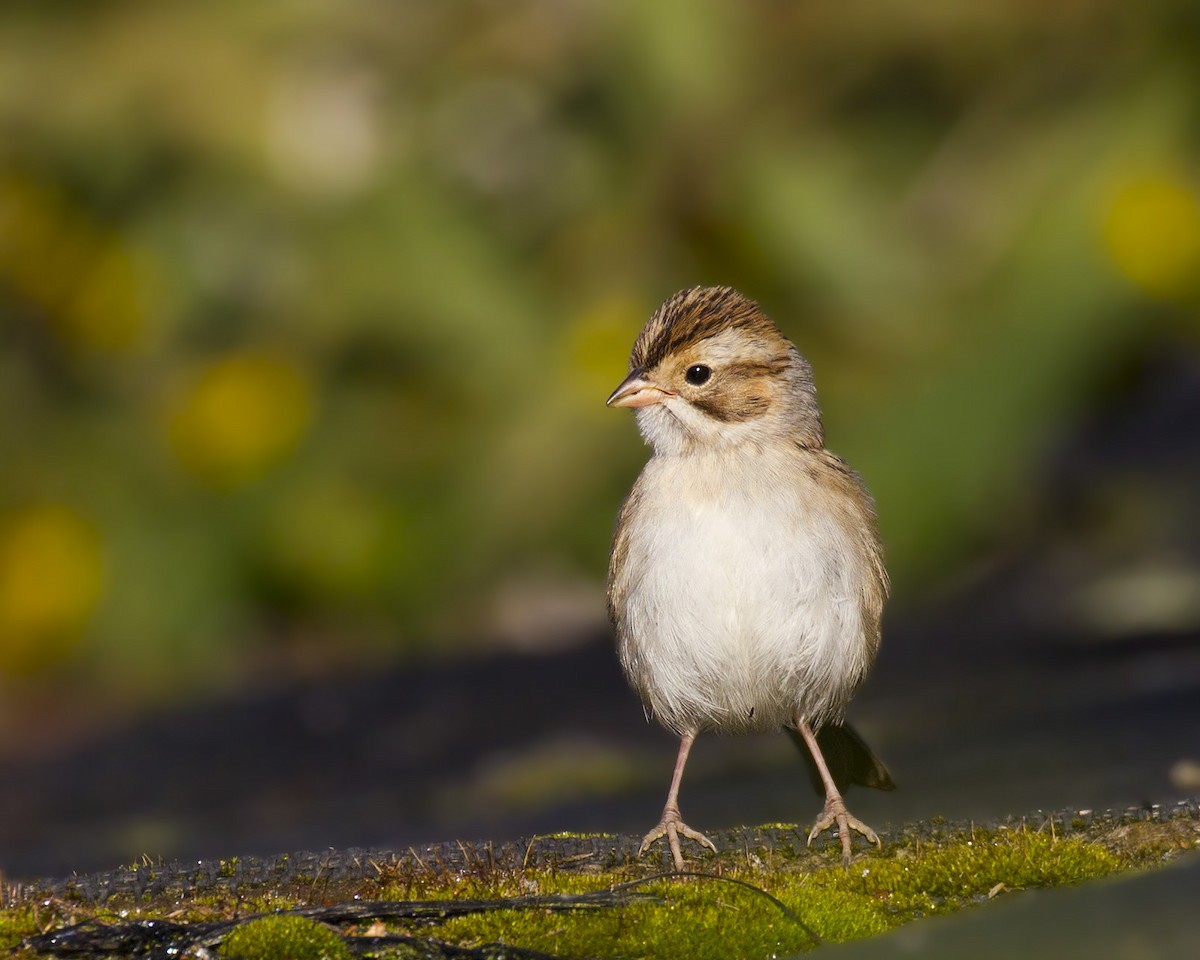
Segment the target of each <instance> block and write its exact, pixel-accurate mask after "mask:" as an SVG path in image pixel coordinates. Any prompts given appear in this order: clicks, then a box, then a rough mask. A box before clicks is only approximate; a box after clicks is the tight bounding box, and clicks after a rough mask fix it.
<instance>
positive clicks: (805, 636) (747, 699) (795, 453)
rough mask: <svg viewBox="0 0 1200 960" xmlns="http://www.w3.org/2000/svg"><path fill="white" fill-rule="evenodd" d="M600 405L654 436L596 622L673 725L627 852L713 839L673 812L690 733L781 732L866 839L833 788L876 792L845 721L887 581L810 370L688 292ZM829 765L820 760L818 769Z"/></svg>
mask: <svg viewBox="0 0 1200 960" xmlns="http://www.w3.org/2000/svg"><path fill="white" fill-rule="evenodd" d="M630 368H631V369H630V373H629V376H627V377H626V378H625V380H624V381H623V382H622V383H621V385H620V386H619V387H617V389H616V390H614V391H613V394H612V396H610V397H609V398H608V405H609V406H613V407H634V408H635V409H636V411H637V421H638V427H639V428H640V430H641V432H642V434H643V436H644V437H645V438H646V440H647V441H648V442H649V443H650V445H651V446H652V447H653V448H654V452H653V455H652V456H651V457H650V460H649V462H648V463H647V464H646V466H645V468H644V469H643V470H642V473H641V476H639V477H638V479H637V482H636V483H635V484H634V486H633V489H632V490H631V491H630V493H629V496H628V498H627V499H626V500H625V504H624V506H622V508H621V512H620V515H619V517H618V519H617V528H616V534H615V536H614V539H613V546H612V558H611V562H610V566H609V576H608V607H609V615H610V616H611V618H612V621H613V624H614V625H615V627H616V631H617V638H618V647H619V653H620V658H621V665H622V666H623V667H624V670H625V675H626V677H627V678H628V680H629V682H630V684H631V685H632V686H633V687H634V688H635V689H636V690H637V692H638V693H639V694H640V696H641V698H642V702H643V703H644V704H645V706H646V709H647V712H648V713H652V714H653V715H654V716H655V717H657V718H658V720H659V721H660V722H661V723H662V724H663V725H664V726H666V727H667V728H668V729H670V730H672V731H674V732H675V733H676V734H678V735H679V737H680V745H679V755H678V758H677V760H676V761H675V774H674V777H673V779H672V780H671V788H670V792H669V793H668V794H667V803H666V806H665V807H664V809H663V815H662V821H661V822H660V823H659V824H658V825H657V826H656V827H655V828H654V829H653V830H651V831H650V832H649V833H648V834H647V835H646V838H645V840H644V841H643V843H642V847H641V851H640V852H641V853H645V851H646V850H647V848H648V847H649V846H650V845H651V844H652V843H653V842H654V841H655V840H658V839H659V838H661V837H664V836H665V837H666V838H667V843H668V844H669V845H670V848H671V855H672V857H673V858H674V861H675V867H676V869H678V870H682V869H683V857H682V855H681V853H680V848H679V835H680V834H682V835H683V836H685V837H688V838H690V839H692V840H695V841H698V842H699V843H702V844H704V845H705V846H707V847H709V848H711V849H712V850H714V851H715V850H716V847H715V846H714V845H713V842H712V841H711V840H709V838H708V837H706V836H704V834H702V833H699V832H698V831H696V830H693V829H692V828H691V827H689V826H687V824H685V823H684V822H683V820H682V818H681V817H680V814H679V804H678V796H679V782H680V778H681V777H682V775H683V768H684V765H685V763H686V762H687V757H688V751H689V750H690V749H691V746H692V742H693V740H695V738H696V735H697V734H699V733H700V732H702V731H705V730H713V731H716V732H718V733H744V732H749V731H757V730H779V729H781V728H785V727H786V728H789V729H791V730H794V731H795V732H796V733H797V734H798V737H799V738H800V739H802V740H803V742H804V744H805V745H806V746H807V747H808V750H809V751H810V752H811V755H812V759H813V761H814V762H815V766H816V771H817V773H818V774H819V777H820V782H821V783H822V784H823V786H824V790H825V808H824V810H823V811H822V814H821V816H820V817H818V818H817V821H816V824H815V825H814V826H813V828H812V832H811V833H810V834H809V838H808V839H809V842H810V843H811V842H812V840H813V839H814V838H815V837H816V836H817V835H818V834H819V833H820V832H821V831H823V830H825V829H827V828H829V827H832V826H834V825H835V824H836V826H837V829H838V834H839V836H840V838H841V844H842V855H843V860H844V861H845V862H847V863H848V862H849V859H850V831H851V830H856V831H857V832H859V833H861V834H863V836H865V837H866V838H867V839H868V840H870V841H872V842H873V843H876V844H878V843H879V839H878V837H876V835H875V833H874V831H873V830H871V828H870V827H868V826H867V825H866V824H864V823H862V822H861V821H859V820H857V819H856V818H854V817H853V816H851V815H850V813H849V811H848V810H847V809H846V804H845V802H844V801H843V800H842V792H841V791H842V789H844V788H845V786H846V784H847V783H849V782H857V783H864V784H866V785H868V786H875V787H880V788H882V789H891V788H892V786H893V784H892V781H891V778H890V777H889V776H888V773H887V770H886V769H885V768H884V767H883V765H882V763H880V762H879V760H878V759H877V758H876V757H875V756H874V755H873V754H872V753H871V751H870V750H869V749H868V748H867V746H866V744H864V743H863V741H862V740H861V739H859V737H858V736H857V735H856V734H855V733H854V732H853V731H852V730H850V728H849V727H847V726H844V725H843V724H842V714H843V711H844V710H845V707H846V704H847V702H848V701H849V700H850V697H851V696H852V695H853V693H854V691H855V690H856V689H857V688H858V686H859V684H860V683H861V682H862V680H863V678H864V677H865V676H866V673H867V670H868V668H870V666H871V663H872V662H873V661H874V659H875V653H876V650H877V649H878V647H879V617H880V613H881V612H882V609H883V602H884V599H885V597H886V595H887V591H888V578H887V572H886V571H885V570H884V566H883V551H882V547H881V545H880V541H879V534H878V531H877V527H876V521H875V509H874V504H873V502H872V500H871V497H870V495H869V494H868V493H867V491H866V489H865V487H864V486H863V484H862V481H861V480H860V479H859V477H858V474H856V473H855V472H854V471H852V470H851V469H850V468H849V467H847V466H846V465H845V464H844V463H843V462H842V461H841V460H839V459H838V458H837V457H836V456H834V455H833V454H832V453H830V452H829V451H828V450H826V449H825V440H824V432H823V429H822V426H821V413H820V409H819V408H818V406H817V394H816V389H815V387H814V386H813V376H812V368H811V367H810V366H809V364H808V361H807V360H805V359H804V358H803V357H802V356H801V355H800V354H799V352H798V351H797V350H796V348H795V347H794V346H793V345H792V344H791V342H789V341H788V340H787V339H786V338H785V337H784V336H783V335H782V334H781V333H780V332H779V330H778V329H777V328H776V327H775V325H774V324H773V323H772V322H771V321H770V320H769V319H767V317H766V316H765V315H764V314H763V312H762V310H761V309H760V308H759V306H758V304H756V303H755V302H754V301H752V300H749V299H747V298H746V297H743V296H742V295H741V294H739V293H738V292H737V291H735V290H733V289H731V288H729V287H694V288H692V289H690V290H684V291H682V292H680V293H677V294H675V296H673V297H671V298H670V299H669V300H667V301H666V303H664V304H663V305H662V306H661V307H659V308H658V310H657V311H655V313H654V315H653V316H652V317H651V318H650V320H649V321H648V322H647V324H646V327H645V329H643V330H642V332H641V334H640V335H639V336H638V338H637V342H636V343H635V344H634V346H633V353H632V355H631V357H630ZM827 761H828V762H827Z"/></svg>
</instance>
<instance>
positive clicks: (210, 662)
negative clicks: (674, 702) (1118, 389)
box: [0, 0, 1200, 747]
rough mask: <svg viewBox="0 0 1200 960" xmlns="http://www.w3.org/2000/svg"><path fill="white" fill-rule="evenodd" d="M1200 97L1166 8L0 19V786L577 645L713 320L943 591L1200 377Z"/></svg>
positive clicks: (360, 7) (1199, 84) (34, 11)
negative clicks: (759, 341)
mask: <svg viewBox="0 0 1200 960" xmlns="http://www.w3.org/2000/svg"><path fill="white" fill-rule="evenodd" d="M1198 90H1200V8H1198V7H1197V6H1196V5H1195V4H1194V3H1191V2H1185V0H1178V2H1175V0H1160V2H1152V3H1144V4H1138V5H1130V4H1124V3H1119V2H1115V0H1113V2H1103V0H1101V2H1093V3H1078V2H1071V3H1054V4H1044V3H1034V2H1015V3H1006V4H969V3H952V2H926V3H900V2H869V3H868V2H857V0H854V2H845V0H844V2H841V3H837V4H828V3H820V2H806V3H785V2H766V0H755V2H747V3H718V2H712V0H703V2H699V0H692V2H686V3H685V2H682V0H668V2H661V3H642V2H601V0H513V2H508V3H498V2H487V0H475V2H465V0H464V2H435V3H431V2H401V0H389V2H383V0H376V2H358V3H348V4H334V3H317V2H311V0H310V2H300V0H296V2H276V3H265V4H239V3H233V2H211V3H205V4H162V3H144V2H132V0H128V2H114V3H106V4H92V3H81V2H60V3H53V4H48V3H15V4H8V5H6V6H5V7H4V10H3V12H0V746H4V747H14V746H17V745H19V744H21V743H28V742H29V740H30V738H34V739H37V738H38V737H39V735H51V734H53V732H54V731H55V730H56V729H57V728H58V727H60V726H61V727H64V728H65V727H69V726H71V725H72V724H79V723H82V722H89V723H90V722H93V721H94V719H95V718H96V717H99V716H105V717H108V718H113V717H119V716H122V715H128V714H129V713H131V712H135V711H141V710H144V709H147V708H150V707H152V706H154V705H156V704H158V705H161V704H163V703H165V702H176V701H179V700H181V699H190V698H195V697H207V696H214V695H217V694H220V693H221V692H223V691H228V690H230V689H235V688H238V687H244V686H247V685H261V684H264V683H272V682H279V681H281V680H286V679H287V678H289V677H293V676H297V675H313V674H315V673H320V672H322V671H328V670H336V669H342V668H359V667H363V666H366V667H369V666H370V665H371V664H373V663H380V662H384V661H388V660H391V659H394V658H396V657H403V656H412V655H414V654H416V655H421V656H428V655H441V654H443V653H448V654H454V653H457V652H461V651H466V650H469V649H477V648H480V647H487V646H494V645H496V644H508V645H519V646H529V647H536V646H537V645H539V644H546V643H552V642H555V641H557V640H559V639H560V638H563V637H569V636H573V635H577V634H580V633H586V632H587V631H588V630H589V629H591V628H593V627H594V626H595V625H596V624H599V623H601V622H602V617H603V611H602V599H601V590H602V581H603V575H604V568H605V563H606V557H607V549H608V538H609V534H610V530H611V524H612V518H613V516H614V513H615V511H616V508H617V505H618V503H619V501H620V498H621V496H622V495H623V494H624V491H625V490H626V489H627V488H628V485H629V483H630V482H631V481H632V479H633V477H634V476H635V474H636V472H637V470H638V469H639V467H640V464H641V462H642V461H643V460H644V458H645V456H646V451H645V449H644V448H643V447H642V446H641V443H640V441H639V439H638V437H637V434H636V430H635V428H634V424H633V422H632V419H631V418H630V417H628V416H627V415H624V414H622V413H620V412H613V411H610V410H606V409H605V407H604V399H605V397H606V396H607V394H608V392H609V390H611V388H612V387H613V386H615V385H616V383H617V382H618V381H619V380H620V379H621V377H622V376H623V373H624V371H625V368H626V357H627V354H628V350H629V347H630V346H631V344H632V341H633V338H634V336H635V335H636V333H637V331H638V329H639V328H640V326H641V324H642V323H643V321H644V320H645V318H646V317H647V316H648V315H649V313H650V312H651V311H652V310H653V309H654V307H655V306H657V304H658V303H659V302H660V301H661V300H662V299H664V298H665V297H666V296H668V295H669V294H670V293H672V292H674V291H675V290H677V289H679V288H681V287H684V286H690V285H692V284H695V283H729V284H732V285H735V286H737V287H739V288H740V289H742V290H743V291H744V292H745V293H747V294H749V295H751V296H753V297H755V298H756V299H758V300H760V302H761V303H762V304H763V305H764V307H765V309H766V310H767V312H768V313H769V314H770V315H771V316H772V317H774V318H775V319H776V320H777V321H778V323H779V324H780V326H781V327H782V328H783V329H784V331H785V332H786V333H787V334H788V335H789V336H791V337H792V339H793V340H795V341H796V343H797V344H798V345H799V347H800V349H801V350H802V351H803V352H804V353H806V354H807V355H808V356H809V357H810V359H812V361H813V363H814V366H815V368H816V373H817V381H818V387H819V389H820V392H821V396H822V399H823V404H824V408H825V412H826V427H827V434H828V436H829V442H830V446H831V448H833V449H834V450H836V451H837V452H839V453H840V454H842V455H843V456H844V457H845V458H846V459H848V460H849V461H850V462H851V463H852V464H853V465H854V466H855V467H856V468H858V469H859V470H860V471H861V472H862V473H863V474H864V476H865V477H866V479H867V481H868V483H869V485H870V486H871V488H872V490H873V491H874V493H875V495H876V498H877V500H878V503H879V508H880V513H881V517H882V523H883V528H884V537H885V540H886V542H887V545H888V549H889V557H890V561H889V562H890V567H891V570H892V573H893V577H894V579H895V581H896V583H897V589H898V593H899V597H900V601H901V602H903V601H904V599H905V598H913V597H919V596H921V595H922V593H923V592H928V591H929V590H931V589H934V588H936V587H937V585H938V584H940V583H944V582H945V581H946V579H947V578H948V577H951V576H954V575H956V572H957V571H961V570H962V569H963V567H964V565H965V564H969V563H970V562H972V561H973V558H976V557H978V556H980V555H982V554H983V553H986V551H987V549H988V548H989V547H990V546H991V545H994V544H997V543H1001V542H1003V541H1004V539H1005V538H1006V537H1009V536H1011V534H1012V531H1013V530H1014V529H1019V528H1020V527H1021V525H1022V524H1027V523H1028V522H1030V521H1029V500H1030V489H1031V485H1032V484H1034V483H1035V482H1036V477H1037V474H1038V470H1039V464H1041V463H1042V461H1043V458H1044V457H1045V455H1046V453H1047V451H1048V450H1049V449H1050V448H1051V447H1052V446H1053V444H1054V443H1055V442H1056V441H1057V440H1058V439H1059V438H1061V436H1062V434H1063V432H1064V430H1066V429H1067V428H1068V427H1069V426H1070V425H1071V424H1072V423H1074V422H1075V421H1076V419H1077V418H1078V417H1079V416H1080V415H1081V412H1082V411H1086V410H1088V409H1090V408H1092V407H1094V406H1095V405H1096V404H1097V403H1101V402H1103V401H1104V398H1105V397H1106V396H1107V394H1108V393H1109V392H1110V391H1111V390H1112V389H1113V384H1114V382H1119V380H1120V377H1121V374H1122V371H1123V370H1125V369H1126V367H1127V364H1128V362H1129V357H1130V356H1136V355H1138V354H1139V351H1144V350H1145V349H1147V347H1148V345H1151V344H1160V345H1161V344H1167V345H1168V349H1175V348H1176V347H1177V348H1179V349H1184V350H1189V351H1194V350H1195V349H1196V348H1197V341H1198V340H1200V320H1198V308H1200V280H1198V277H1200V205H1198V201H1197V187H1198V184H1200V167H1198V164H1197V145H1198V141H1200V97H1198V96H1197V91H1198ZM1151 499H1152V498H1151Z"/></svg>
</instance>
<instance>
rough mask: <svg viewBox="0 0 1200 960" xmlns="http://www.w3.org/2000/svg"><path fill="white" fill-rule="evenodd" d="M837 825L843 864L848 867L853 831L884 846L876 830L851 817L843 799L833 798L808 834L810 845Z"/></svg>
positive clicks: (827, 801) (878, 845)
mask: <svg viewBox="0 0 1200 960" xmlns="http://www.w3.org/2000/svg"><path fill="white" fill-rule="evenodd" d="M835 824H836V825H837V830H838V836H839V837H841V839H842V863H843V864H845V865H846V866H849V864H850V831H851V830H854V831H856V832H858V833H861V834H862V835H863V836H864V837H866V838H867V839H868V840H869V841H870V842H871V843H873V844H875V846H877V847H882V846H883V844H882V843H881V842H880V840H879V837H877V836H876V835H875V831H874V830H872V829H871V828H870V827H868V826H867V825H866V824H865V823H863V822H862V821H861V820H859V819H858V818H857V817H855V816H852V815H851V813H850V811H849V810H847V809H846V802H845V801H844V800H843V799H842V798H841V797H831V798H829V799H827V800H826V801H825V809H824V810H823V811H821V816H819V817H818V818H817V822H816V823H814V824H813V828H812V830H811V831H810V832H809V834H808V845H809V846H812V842H813V841H814V840H816V839H817V837H818V836H819V835H820V833H821V831H822V830H828V829H829V828H830V827H832V826H834V825H835Z"/></svg>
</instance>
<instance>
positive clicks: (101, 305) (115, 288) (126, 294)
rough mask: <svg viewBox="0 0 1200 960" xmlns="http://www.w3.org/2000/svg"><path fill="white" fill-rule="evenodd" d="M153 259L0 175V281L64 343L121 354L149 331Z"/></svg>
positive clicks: (35, 184) (34, 187)
mask: <svg viewBox="0 0 1200 960" xmlns="http://www.w3.org/2000/svg"><path fill="white" fill-rule="evenodd" d="M151 268H152V261H151V258H149V257H148V256H146V255H145V254H144V253H143V252H142V251H140V250H138V249H137V248H136V247H135V246H134V245H133V244H132V243H130V242H129V240H128V239H127V238H126V237H125V236H124V235H123V234H122V233H120V232H119V231H117V230H113V229H110V228H109V227H107V226H106V225H104V224H102V223H99V222H97V221H95V220H93V219H92V218H91V217H89V216H88V214H87V212H86V211H84V210H82V209H80V208H79V207H77V206H74V205H72V204H71V203H70V202H69V201H68V200H67V199H66V198H65V197H64V196H62V195H61V194H60V193H59V192H58V191H57V190H55V189H54V188H53V187H52V186H51V185H49V184H43V183H41V182H39V181H37V180H33V179H29V178H24V177H20V176H15V175H2V174H0V281H3V282H4V283H6V284H7V285H8V286H9V287H11V288H12V289H13V290H14V291H15V292H16V293H17V294H18V295H19V296H21V297H23V298H25V299H26V300H28V301H29V302H30V303H33V304H35V305H36V306H37V307H38V308H39V309H40V310H41V311H43V314H44V316H45V318H46V321H47V322H48V324H49V325H50V328H51V329H52V330H53V331H54V333H55V334H56V335H57V336H58V337H59V338H60V339H61V340H63V341H64V342H66V343H69V344H70V345H72V346H75V347H82V348H85V349H89V350H99V351H110V352H119V351H123V350H128V349H130V348H133V347H136V346H138V345H140V344H141V343H142V342H143V341H144V340H145V335H146V332H147V311H148V308H147V301H148V299H149V296H150V288H151V286H152V284H151V283H150V280H151V274H152V272H153V271H152V269H151Z"/></svg>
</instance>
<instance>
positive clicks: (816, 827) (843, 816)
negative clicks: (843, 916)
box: [796, 717, 882, 866]
mask: <svg viewBox="0 0 1200 960" xmlns="http://www.w3.org/2000/svg"><path fill="white" fill-rule="evenodd" d="M796 729H797V730H799V731H800V736H801V737H803V738H804V742H805V743H806V744H807V745H808V749H809V752H810V753H811V754H812V756H813V761H814V762H815V763H816V765H817V770H818V771H819V772H820V774H821V780H822V781H823V782H824V784H825V809H824V810H823V811H822V812H821V816H820V817H818V818H817V822H816V823H815V824H813V828H812V832H811V833H809V835H808V842H809V845H810V846H811V844H812V842H813V840H815V839H816V838H817V836H818V834H820V832H821V831H822V830H827V829H828V828H829V827H832V826H833V825H834V824H835V823H836V824H837V828H838V836H839V837H841V839H842V863H844V864H846V865H847V866H849V864H850V831H851V830H855V831H857V832H858V833H861V834H862V835H863V836H864V837H866V838H867V839H868V840H869V841H871V843H873V844H875V845H876V846H882V844H881V843H880V842H879V837H877V836H876V835H875V831H874V830H872V829H871V828H870V827H868V826H867V825H866V824H865V823H863V822H862V821H861V820H859V819H857V818H855V817H853V816H851V815H850V811H848V810H847V809H846V801H844V800H843V799H842V795H841V793H840V792H839V791H838V788H837V784H836V783H834V782H833V777H832V775H831V774H830V773H829V766H828V765H827V764H826V763H825V757H824V756H822V755H821V748H820V747H819V746H817V738H816V736H815V735H814V734H813V732H812V727H810V726H809V725H808V721H807V720H805V719H804V718H803V717H797V718H796Z"/></svg>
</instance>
